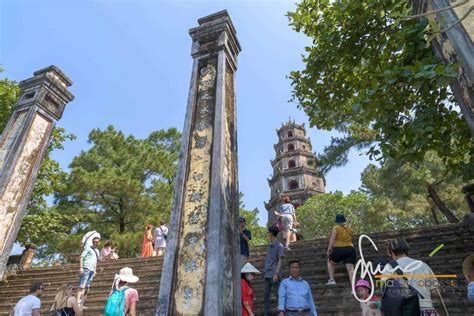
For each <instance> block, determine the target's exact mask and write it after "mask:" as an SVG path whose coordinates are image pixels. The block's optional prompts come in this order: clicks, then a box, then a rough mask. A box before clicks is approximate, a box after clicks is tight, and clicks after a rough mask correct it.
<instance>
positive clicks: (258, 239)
mask: <svg viewBox="0 0 474 316" xmlns="http://www.w3.org/2000/svg"><path fill="white" fill-rule="evenodd" d="M258 213H259V211H258V208H254V209H253V210H246V209H245V206H243V205H242V206H241V207H240V216H242V217H244V218H245V226H246V228H247V229H248V230H250V232H251V233H252V239H251V240H250V242H249V244H250V245H251V246H258V245H264V244H266V243H268V239H267V228H266V227H263V226H260V224H259V223H258Z"/></svg>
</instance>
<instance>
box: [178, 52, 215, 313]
mask: <svg viewBox="0 0 474 316" xmlns="http://www.w3.org/2000/svg"><path fill="white" fill-rule="evenodd" d="M215 83H216V61H215V60H209V61H207V62H205V63H203V64H201V65H200V70H199V79H198V93H197V102H196V109H195V112H194V113H195V114H194V118H193V125H192V126H193V127H192V132H191V139H190V149H189V164H188V172H187V174H188V177H187V179H186V184H185V189H184V206H183V213H182V216H183V218H182V235H181V236H182V237H181V238H180V241H179V246H178V247H179V248H180V255H179V257H178V264H177V271H176V273H177V279H178V280H180V281H179V283H178V284H177V286H176V289H175V293H174V298H175V302H176V303H175V309H176V311H177V313H178V314H180V315H186V314H195V313H196V311H199V310H202V307H203V297H204V296H203V295H204V279H205V267H206V223H207V216H208V206H209V183H210V168H211V152H212V141H213V119H214V111H215Z"/></svg>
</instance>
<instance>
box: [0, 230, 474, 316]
mask: <svg viewBox="0 0 474 316" xmlns="http://www.w3.org/2000/svg"><path fill="white" fill-rule="evenodd" d="M369 236H370V237H371V238H372V240H373V241H374V242H375V244H376V245H377V247H378V252H376V251H375V250H374V249H373V247H372V245H371V244H370V242H369V241H368V240H366V241H365V242H364V243H363V254H364V256H365V261H366V262H369V261H375V260H376V259H378V258H386V252H387V251H386V245H387V241H388V240H390V239H391V238H395V237H398V236H402V237H404V238H405V239H406V240H407V241H408V242H409V244H410V246H411V249H412V250H411V251H410V256H411V257H413V258H418V259H421V260H423V261H425V262H427V263H428V264H429V265H430V267H431V268H432V270H433V271H434V273H435V274H441V275H450V274H454V275H456V277H455V278H452V277H450V278H439V281H440V283H441V294H442V297H443V299H444V303H445V304H446V307H447V309H448V311H449V315H470V316H472V315H474V305H469V304H468V303H467V301H466V283H465V280H464V278H463V276H462V262H463V259H464V258H465V257H467V256H468V255H469V254H472V253H474V242H473V241H474V237H473V235H471V234H470V233H469V232H468V231H467V230H465V229H464V228H462V227H460V226H457V225H442V226H434V227H425V228H419V229H410V230H402V231H396V232H382V233H375V234H369ZM327 242H328V240H327V239H325V238H324V239H315V240H306V241H300V242H297V243H295V244H292V246H291V248H292V250H291V251H286V252H285V259H284V263H283V273H284V275H285V276H288V275H289V272H288V262H289V260H291V259H298V260H300V262H301V275H302V277H303V278H304V279H306V280H307V281H308V282H309V283H310V285H311V288H312V291H313V295H314V299H315V302H316V306H317V310H318V314H319V315H323V316H324V315H360V312H359V305H358V303H357V302H356V300H355V299H354V298H353V297H352V295H351V288H350V284H349V279H348V277H347V273H346V272H345V268H344V265H342V264H341V265H338V267H337V269H336V282H337V284H336V285H326V282H327V279H328V275H327V268H326V249H327ZM354 242H357V239H355V240H354ZM441 244H443V245H444V246H443V247H442V248H441V249H440V250H439V251H438V252H437V253H435V254H433V255H432V256H430V253H431V252H432V251H433V250H434V249H435V248H436V247H437V246H439V245H441ZM265 252H266V246H258V247H254V248H252V249H251V254H250V257H251V259H250V262H251V263H252V264H254V265H255V266H256V267H257V268H258V269H259V270H260V271H263V264H264V258H265ZM359 258H360V254H358V259H359ZM161 264H162V261H161V259H160V258H157V257H152V258H136V259H120V260H117V261H112V262H106V263H100V264H99V267H98V270H99V272H98V274H97V276H96V277H95V279H94V281H93V283H92V287H91V291H90V294H89V297H88V299H87V304H86V306H87V307H88V309H87V310H85V312H84V315H86V316H88V315H102V311H103V308H104V304H105V300H106V298H107V294H108V293H109V291H110V287H111V284H112V281H113V279H114V275H115V273H118V271H119V270H120V269H121V268H123V267H125V266H128V267H130V268H132V269H133V271H134V274H135V275H137V276H139V277H140V281H139V282H138V283H136V286H135V287H136V288H137V289H138V292H139V296H140V302H139V304H138V312H139V315H154V308H155V305H156V297H157V293H158V289H159V281H160V273H161ZM77 272H78V265H77V264H66V265H62V266H54V267H47V268H34V269H31V270H28V271H21V272H18V274H17V275H16V276H13V277H9V278H8V279H7V282H2V283H0V316H3V315H8V312H9V310H11V307H12V306H13V305H14V304H15V302H16V301H17V300H18V299H19V298H21V297H22V296H24V295H25V294H27V291H28V288H29V287H30V285H31V283H32V282H34V281H41V282H43V283H44V286H45V291H44V294H43V296H42V297H41V299H42V302H43V305H42V310H41V312H42V314H43V313H46V312H47V311H48V309H49V307H50V306H51V304H52V301H53V299H54V295H55V293H56V289H57V288H58V287H59V286H60V285H62V284H64V283H66V282H70V283H72V284H73V285H74V286H76V284H77V282H78V276H77ZM253 288H254V291H255V314H256V315H262V314H263V282H262V277H261V276H260V277H258V278H257V279H256V280H255V281H254V282H253ZM434 300H435V306H436V308H437V310H438V311H439V313H440V315H445V314H446V313H445V312H444V309H443V307H442V305H441V301H440V299H436V298H435V299H434ZM276 306H277V302H276V298H275V297H273V298H272V313H273V314H276V313H277V310H276Z"/></svg>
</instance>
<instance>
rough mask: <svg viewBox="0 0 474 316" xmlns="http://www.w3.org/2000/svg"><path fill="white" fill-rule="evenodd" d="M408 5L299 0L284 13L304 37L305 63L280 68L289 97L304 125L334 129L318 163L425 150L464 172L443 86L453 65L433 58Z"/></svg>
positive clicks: (465, 136)
mask: <svg viewBox="0 0 474 316" xmlns="http://www.w3.org/2000/svg"><path fill="white" fill-rule="evenodd" d="M410 13H411V9H410V7H409V1H406V0H361V1H351V0H336V1H329V0H302V1H301V2H300V3H299V4H298V5H297V8H296V11H295V12H290V13H288V16H289V19H290V25H291V26H292V27H293V28H294V29H295V30H296V31H297V32H303V33H304V34H305V35H307V36H308V37H309V38H310V39H311V40H312V45H311V46H308V47H306V48H305V49H306V54H305V55H304V56H303V62H304V64H305V68H304V69H303V70H300V71H293V72H291V74H290V79H291V80H292V86H293V100H295V101H297V102H298V104H299V107H301V108H302V109H303V110H304V111H305V112H306V113H307V114H308V116H309V119H310V123H311V125H312V126H317V127H318V128H320V129H325V130H332V129H336V130H337V131H339V132H341V133H342V135H343V136H341V137H338V138H334V139H333V140H332V144H331V145H330V146H329V147H327V148H326V149H325V155H324V157H323V159H322V162H323V163H325V166H326V167H325V170H326V171H327V170H328V169H330V168H331V167H332V166H339V165H343V164H345V162H347V154H348V151H349V150H350V149H351V148H354V147H358V148H359V149H360V148H369V150H368V151H367V154H368V155H370V157H371V158H375V159H377V160H383V159H385V158H388V157H390V158H394V159H398V160H400V161H406V162H416V161H418V162H419V161H422V160H423V158H424V156H425V154H426V153H427V152H428V151H433V152H435V153H436V154H437V155H438V156H439V157H440V159H441V160H442V161H443V163H444V164H445V165H446V166H448V167H449V168H451V170H452V171H453V172H456V173H458V174H462V175H463V176H464V177H465V179H472V178H473V177H474V158H473V156H474V147H473V145H472V142H471V141H470V134H469V130H468V128H467V125H466V123H465V121H464V120H463V118H462V115H461V113H460V112H459V108H458V107H457V106H456V105H455V100H454V98H453V95H452V93H451V92H450V90H449V88H448V84H449V83H450V82H452V80H454V79H455V78H456V77H457V76H458V72H457V69H458V67H459V65H457V64H453V63H448V64H444V63H443V62H441V61H439V60H437V59H436V58H435V56H434V54H433V52H432V50H431V48H430V45H429V39H428V38H431V36H430V33H429V32H430V26H429V25H428V22H427V21H426V20H421V21H419V20H414V19H407V16H408V15H409V14H410Z"/></svg>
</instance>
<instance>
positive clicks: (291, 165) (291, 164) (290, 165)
mask: <svg viewBox="0 0 474 316" xmlns="http://www.w3.org/2000/svg"><path fill="white" fill-rule="evenodd" d="M294 167H296V162H295V161H294V160H290V161H288V168H294Z"/></svg>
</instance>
